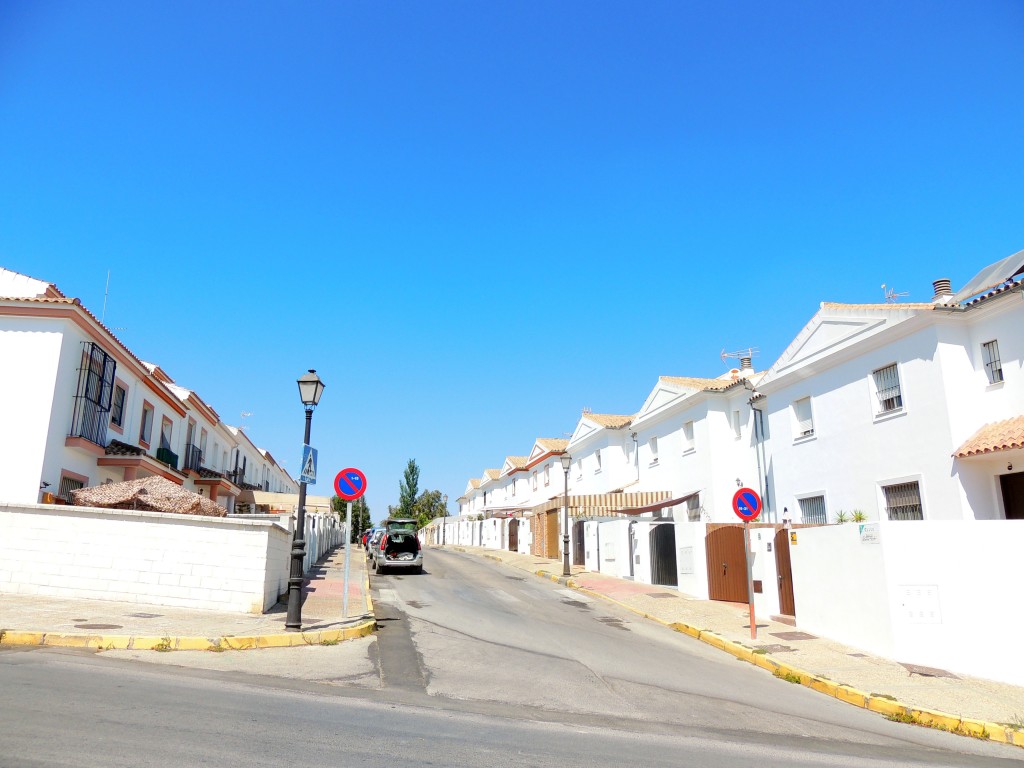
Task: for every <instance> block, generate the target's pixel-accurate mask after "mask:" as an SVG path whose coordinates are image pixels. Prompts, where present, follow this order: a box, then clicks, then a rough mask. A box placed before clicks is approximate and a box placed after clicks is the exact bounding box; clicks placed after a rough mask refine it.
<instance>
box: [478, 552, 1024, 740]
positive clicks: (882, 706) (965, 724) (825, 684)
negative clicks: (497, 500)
mask: <svg viewBox="0 0 1024 768" xmlns="http://www.w3.org/2000/svg"><path fill="white" fill-rule="evenodd" d="M461 551H462V552H465V551H466V550H464V549H463V550H461ZM484 557H486V558H489V559H491V560H496V561H497V562H499V563H502V564H506V561H505V560H503V559H502V558H500V557H498V556H496V555H489V554H485V555H484ZM512 567H515V566H512ZM532 573H533V574H534V575H536V576H539V577H541V578H543V579H550V580H551V581H555V582H558V583H561V584H564V585H565V586H567V587H570V588H571V589H575V590H578V591H580V592H584V593H586V594H587V595H590V596H592V597H597V598H600V599H602V600H605V601H607V602H609V603H613V604H614V605H617V606H619V607H620V608H624V609H625V610H627V611H630V612H632V613H635V614H638V615H640V616H643V617H644V618H645V619H650V620H651V621H654V622H657V623H658V624H661V625H663V626H666V627H668V628H669V629H673V630H675V631H676V632H680V633H682V634H684V635H688V636H690V637H693V638H695V639H697V640H700V641H701V642H703V643H707V644H708V645H710V646H712V647H714V648H718V649H719V650H722V651H725V652H726V653H729V654H731V655H733V656H735V657H736V658H737V659H740V660H742V661H746V662H748V663H750V664H753V665H755V666H758V667H761V668H762V669H765V670H767V671H769V672H771V673H772V674H773V675H775V676H776V677H779V678H782V679H784V680H788V681H790V682H793V683H799V684H800V685H803V686H804V687H806V688H810V689H812V690H815V691H818V692H819V693H824V694H826V695H827V696H831V697H833V698H835V699H839V700H840V701H844V702H846V703H847V704H852V705H854V706H855V707H860V708H861V709H868V710H871V711H872V712H877V713H879V714H881V715H885V716H887V717H893V718H897V719H899V720H901V721H903V722H907V723H914V724H916V725H924V726H927V727H930V728H936V729H938V730H943V731H949V732H950V733H955V734H957V735H959V736H972V737H974V738H978V739H987V740H989V741H995V742H999V743H1001V744H1010V745H1013V746H1017V747H1024V731H1022V730H1018V729H1016V728H1009V727H1007V726H1005V725H1003V724H1001V723H992V722H988V721H986V720H975V719H972V718H962V717H957V716H956V715H950V714H948V713H946V712H939V711H937V710H930V709H918V708H916V707H912V706H910V705H908V704H903V703H902V702H899V701H897V700H896V699H891V698H888V697H885V696H879V695H876V694H871V693H866V692H865V691H860V690H857V689H856V688H853V687H851V686H848V685H840V684H839V683H834V682H832V681H831V680H827V679H825V678H823V677H819V676H818V675H814V674H811V673H810V672H806V671H804V670H802V669H798V668H797V667H792V666H790V665H788V664H785V663H783V662H780V661H778V660H776V659H774V658H772V657H771V656H769V655H768V654H761V653H754V651H753V650H752V649H751V648H748V647H746V646H745V645H742V644H741V643H737V642H734V641H732V640H728V639H727V638H725V637H722V636H721V635H719V634H717V633H715V632H712V631H711V630H708V629H698V628H697V627H693V626H690V625H689V624H683V623H682V622H667V621H665V620H663V619H660V618H658V617H657V616H652V615H651V614H649V613H644V612H643V611H640V610H638V609H636V608H634V607H633V606H631V605H627V604H626V603H623V602H620V601H618V600H616V599H614V598H612V597H608V595H604V594H601V593H600V592H595V591H594V590H592V589H587V588H586V587H583V586H581V585H580V583H579V582H578V581H576V580H575V579H574V578H572V577H569V578H566V577H564V576H561V575H557V576H556V575H554V574H552V573H550V572H549V571H544V570H539V571H533V572H532Z"/></svg>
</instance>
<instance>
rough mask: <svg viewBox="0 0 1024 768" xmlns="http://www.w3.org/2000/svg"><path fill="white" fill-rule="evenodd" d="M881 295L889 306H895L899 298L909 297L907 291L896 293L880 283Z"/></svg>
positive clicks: (893, 289)
mask: <svg viewBox="0 0 1024 768" xmlns="http://www.w3.org/2000/svg"><path fill="white" fill-rule="evenodd" d="M882 294H883V295H884V296H885V300H886V302H887V303H889V304H895V303H896V302H898V301H899V300H900V297H901V296H909V295H910V294H909V293H908V292H907V291H901V292H900V293H896V289H895V288H886V287H885V283H882Z"/></svg>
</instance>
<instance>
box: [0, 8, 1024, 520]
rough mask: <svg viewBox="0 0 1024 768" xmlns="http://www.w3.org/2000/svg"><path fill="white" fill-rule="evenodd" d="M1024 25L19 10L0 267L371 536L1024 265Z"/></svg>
mask: <svg viewBox="0 0 1024 768" xmlns="http://www.w3.org/2000/svg"><path fill="white" fill-rule="evenodd" d="M1022 40H1024V4H1021V3H1019V2H1010V1H1009V0H1007V1H1006V2H993V1H986V0H972V1H971V2H962V3H952V2H949V3H941V2H900V3H891V2H856V3H852V2H851V3H847V4H845V5H844V4H840V3H831V2H817V1H816V0H815V1H814V2H778V3H763V2H728V3H721V2H704V3H698V2H681V1H679V0H673V1H672V2H642V3H637V2H615V3H613V2H594V1H593V0H587V1H585V2H584V1H578V2H573V1H571V0H565V1H564V2H537V3H533V2H525V1H518V0H517V2H509V3H497V2H470V1H466V2H443V1H440V0H439V1H436V2H360V3H342V2H336V3H316V2H311V3H283V2H280V3H260V2H245V3H243V2H217V3H210V2H206V1H204V2H174V3H170V2H162V3H161V2H144V3H138V2H125V3H117V2H102V3H98V2H96V3H82V2H46V1H45V0H28V1H26V2H21V1H20V0H5V2H3V3H2V4H0V265H2V266H4V267H6V268H8V269H13V270H16V271H19V272H24V273H27V274H30V275H32V276H34V277H39V278H43V279H46V280H50V281H53V282H56V283H57V285H58V286H59V287H60V288H61V289H62V290H63V291H64V292H65V293H67V294H68V295H71V296H77V297H80V298H81V299H82V300H83V302H84V303H85V304H86V305H87V306H88V307H90V308H91V309H92V310H93V311H94V312H96V313H97V314H99V313H100V312H101V311H102V308H103V298H104V285H105V282H106V278H107V271H108V270H110V274H111V277H110V296H109V301H108V303H107V311H106V320H107V323H108V325H110V326H113V327H116V328H121V329H123V330H120V331H118V334H119V336H120V337H121V338H122V340H123V341H124V342H125V343H126V344H128V346H129V347H130V348H131V349H133V350H134V351H135V352H136V353H137V354H138V355H139V356H140V357H142V358H143V359H145V360H149V361H152V362H156V363H159V364H160V365H161V366H162V367H164V368H165V369H166V370H167V371H168V373H169V374H170V375H171V376H173V377H174V378H175V379H176V380H177V381H178V383H180V384H181V385H183V386H186V387H189V388H191V389H195V390H196V391H198V392H199V393H200V395H201V396H202V397H203V398H204V399H205V400H207V402H209V403H210V404H211V405H212V406H213V407H214V408H216V409H217V410H218V411H219V413H220V414H221V416H222V418H223V419H224V420H225V421H227V422H228V423H232V424H236V423H238V422H239V421H240V419H239V414H240V413H241V412H242V411H249V412H251V413H252V414H253V415H252V416H251V417H249V418H247V419H246V420H245V422H246V424H247V425H248V427H249V431H250V434H252V435H253V437H254V439H255V440H256V442H257V443H258V444H260V445H261V446H262V447H265V448H267V449H269V450H270V451H271V452H272V453H273V454H274V456H275V457H277V458H278V459H279V460H283V461H284V462H286V466H287V468H288V469H289V470H290V471H291V472H292V474H293V475H295V474H297V468H298V464H299V460H300V451H299V448H300V444H301V442H302V440H301V438H302V422H303V416H302V409H301V406H300V404H299V400H298V394H297V387H296V385H295V379H296V378H297V377H298V376H299V375H300V374H301V373H303V372H304V371H305V370H306V369H307V368H311V367H312V368H316V369H317V370H318V371H319V372H320V373H321V375H322V377H323V379H324V380H325V381H326V382H327V390H326V393H325V395H324V398H323V400H322V402H321V405H320V408H319V409H318V410H317V412H316V414H315V416H314V419H313V441H312V442H313V443H314V445H316V446H317V447H318V448H319V450H320V476H321V481H320V483H319V484H318V485H316V486H315V487H314V488H313V489H311V492H313V493H318V494H329V493H330V492H331V485H330V482H329V481H330V480H331V479H332V478H333V475H334V473H335V472H336V471H337V470H339V469H341V468H342V467H344V466H348V465H354V466H357V467H360V468H362V469H364V471H365V472H366V474H367V476H368V478H369V492H368V494H367V498H368V501H369V503H370V507H371V512H372V513H373V516H374V519H378V518H380V517H383V516H384V514H385V513H386V511H387V505H388V504H389V503H396V501H397V496H398V482H399V479H400V477H401V472H402V469H403V467H404V465H405V462H406V460H407V459H409V458H410V457H414V458H416V460H417V461H418V462H419V464H420V466H421V468H422V475H421V480H420V485H421V488H438V489H440V490H442V491H443V492H445V493H447V494H448V495H449V497H450V498H451V499H452V501H454V499H455V498H456V497H458V496H459V495H460V494H461V492H462V490H463V489H464V487H465V483H466V480H467V479H468V478H469V477H476V476H479V475H480V474H481V473H482V471H483V469H484V468H486V467H500V466H501V463H502V461H503V459H504V457H505V456H506V455H508V454H522V453H526V452H527V451H529V449H530V446H531V445H532V443H533V440H534V438H536V437H560V436H562V435H564V434H565V433H568V432H571V431H572V429H573V428H574V426H575V424H576V421H577V419H578V417H579V413H580V409H581V408H582V407H584V406H586V407H590V408H592V409H593V410H594V411H596V412H612V413H632V412H634V411H635V410H637V409H638V408H639V407H640V405H641V404H642V402H643V400H644V398H645V397H646V395H647V394H648V392H649V391H650V389H651V388H652V387H653V385H654V383H655V381H656V379H657V377H658V376H659V375H697V376H714V375H718V374H719V373H721V372H722V370H724V366H723V365H722V362H721V361H720V359H719V352H720V351H721V350H722V349H726V350H730V351H731V350H735V349H740V348H743V347H749V346H756V347H759V348H760V350H761V354H760V356H759V357H758V358H757V359H756V360H755V364H756V366H757V367H758V368H759V369H761V368H766V367H767V366H769V365H770V364H771V363H772V362H773V361H774V359H775V358H776V357H777V356H778V355H779V354H780V353H781V352H782V350H783V349H784V348H785V347H786V345H787V344H788V343H789V341H790V340H791V339H792V338H793V336H794V335H795V334H796V333H797V332H798V331H799V330H800V328H801V327H802V326H803V324H804V323H805V322H806V321H807V320H808V319H809V318H810V317H811V316H812V315H813V314H814V312H815V311H816V309H817V306H818V303H819V302H820V301H822V300H832V301H853V302H861V301H868V302H870V301H879V300H881V299H882V291H881V288H880V286H881V284H882V283H886V284H887V285H889V286H891V287H893V288H895V289H896V290H897V291H901V292H902V291H907V292H909V296H908V297H907V298H906V300H910V301H914V300H928V299H929V298H930V297H931V281H932V280H933V279H936V278H939V277H949V278H951V279H952V281H953V284H954V289H955V288H957V287H959V286H960V285H962V284H963V283H964V282H966V280H968V279H969V278H970V277H971V276H972V275H973V274H974V273H975V272H976V271H977V270H978V269H980V268H981V267H983V266H985V265H986V264H989V263H991V262H994V261H996V260H997V259H1000V258H1002V257H1003V256H1006V255H1008V254H1010V253H1012V252H1014V251H1016V250H1019V249H1021V248H1024V183H1022V179H1024V140H1022V136H1024V86H1022V83H1024V45H1022V42H1021V41H1022Z"/></svg>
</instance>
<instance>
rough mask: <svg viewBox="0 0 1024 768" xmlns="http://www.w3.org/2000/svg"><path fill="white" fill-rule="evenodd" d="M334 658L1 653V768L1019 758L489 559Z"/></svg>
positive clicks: (403, 600) (337, 650)
mask: <svg viewBox="0 0 1024 768" xmlns="http://www.w3.org/2000/svg"><path fill="white" fill-rule="evenodd" d="M371 583H372V586H373V588H374V591H375V594H374V598H375V603H376V608H377V614H378V619H379V621H380V627H381V628H380V631H379V632H378V633H377V635H376V636H375V637H374V638H371V639H367V640H362V641H356V642H349V643H343V644H341V645H338V646H334V647H310V648H300V649H280V650H274V651H270V650H263V651H246V652H227V653H220V654H213V653H208V652H177V653H167V654H158V653H154V652H146V653H139V652H129V651H125V652H107V653H103V654H89V653H85V652H73V651H59V650H53V649H32V650H8V651H0V766H4V767H6V766H71V765H74V766H121V765H124V766H162V767H164V768H166V766H179V765H182V766H192V765H209V766H235V765H238V766H242V765H245V766H278V765H289V766H294V765H298V764H301V765H319V764H323V765H332V766H333V765H365V766H384V765H387V766H396V765H402V766H441V765H443V766H460V767H461V766H467V767H468V766H474V767H476V766H480V765H495V766H505V765H509V766H524V767H525V766H562V767H564V766H575V765H580V766H582V765H587V766H622V765H642V766H662V765H664V766H709V767H713V766H729V768H740V767H742V766H752V767H753V766H919V765H936V766H938V765H942V766H989V765H1020V764H1021V762H1022V761H1024V751H1021V750H1019V749H1014V748H1009V747H1004V746H1001V745H997V744H991V743H987V742H980V741H975V740H971V739H965V738H962V737H955V736H951V735H949V734H944V733H940V732H937V731H932V730H927V729H922V728H916V727H914V726H908V725H901V724H896V723H890V722H888V721H886V720H885V719H884V718H882V717H880V716H878V715H876V714H873V713H870V712H866V711H864V710H859V709H857V708H854V707H850V706H848V705H844V704H841V703H840V702H837V701H834V700H832V699H829V698H827V697H825V696H822V695H820V694H816V693H814V692H813V691H810V690H808V689H805V688H802V687H800V686H794V685H791V684H789V683H786V682H784V681H781V680H777V679H775V678H774V677H772V676H771V675H769V674H767V673H766V672H764V671H762V670H760V669H758V668H755V667H752V666H750V665H747V664H743V663H742V662H739V661H737V660H735V659H733V658H732V657H731V656H727V655H726V654H721V653H718V652H716V651H715V650H714V649H712V648H710V647H708V646H706V645H704V644H702V643H699V642H696V641H693V640H691V639H690V638H687V637H685V636H682V635H679V634H678V633H674V632H671V631H670V630H667V629H665V628H663V627H660V626H658V625H655V624H652V623H649V622H646V621H645V620H643V619H640V618H639V617H636V616H635V615H633V614H630V613H627V612H624V611H620V610H619V609H617V608H616V607H615V606H613V605H610V604H607V603H604V602H603V601H597V600H591V599H589V598H586V597H584V596H581V595H580V594H579V593H576V592H573V591H571V590H565V589H563V588H561V587H559V586H558V585H557V584H553V583H550V582H546V581H542V580H540V579H537V578H534V577H525V578H524V577H523V575H522V574H521V573H519V572H514V571H511V570H509V569H506V568H504V567H502V566H500V565H498V564H496V563H492V562H490V561H481V560H479V559H477V558H474V557H471V556H468V555H463V554H460V553H452V552H437V551H435V550H431V551H429V552H428V559H427V573H426V574H424V575H422V576H420V575H412V574H410V575H393V576H392V575H387V576H373V577H371Z"/></svg>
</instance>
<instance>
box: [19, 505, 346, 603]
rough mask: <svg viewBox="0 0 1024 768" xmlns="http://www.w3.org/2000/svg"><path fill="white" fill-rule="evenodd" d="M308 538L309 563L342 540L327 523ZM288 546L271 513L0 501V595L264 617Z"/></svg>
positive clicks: (285, 570) (284, 575) (284, 577)
mask: <svg viewBox="0 0 1024 768" xmlns="http://www.w3.org/2000/svg"><path fill="white" fill-rule="evenodd" d="M318 517H319V516H318ZM325 517H329V516H325ZM311 529H312V530H311ZM307 532H308V533H307V552H308V554H307V562H308V563H310V564H311V562H315V561H316V559H317V558H318V557H319V555H322V554H323V553H324V552H326V551H327V549H329V548H330V547H331V546H333V545H335V544H336V543H337V542H339V541H341V529H340V528H339V527H337V525H336V524H334V523H333V521H330V520H326V521H318V522H317V523H316V524H315V529H314V524H313V523H312V520H311V519H310V518H307ZM310 533H312V534H313V535H312V537H310V535H309V534H310ZM291 540H292V534H291V532H290V531H289V530H288V528H287V527H285V526H283V525H282V524H281V521H280V520H279V519H278V518H277V517H276V516H274V517H271V516H266V517H263V516H261V517H256V518H251V519H246V518H245V517H241V516H235V517H231V518H218V517H201V516H194V515H174V514H165V513H160V512H138V511H130V510H116V509H95V508H91V507H72V506H56V505H48V504H47V505H42V504H32V505H9V504H0V594H2V593H13V594H39V595H52V596H57V597H71V598H89V599H97V600H120V601H125V602H132V603H140V604H147V605H170V606H177V607H184V608H200V609H211V610H222V611H239V612H248V613H262V612H264V611H265V610H267V609H268V608H270V607H271V606H272V605H274V603H276V602H277V599H278V597H279V596H280V595H281V594H283V593H284V591H285V590H286V589H287V585H288V574H289V566H290V562H289V558H290V556H291ZM314 553H315V554H314Z"/></svg>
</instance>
